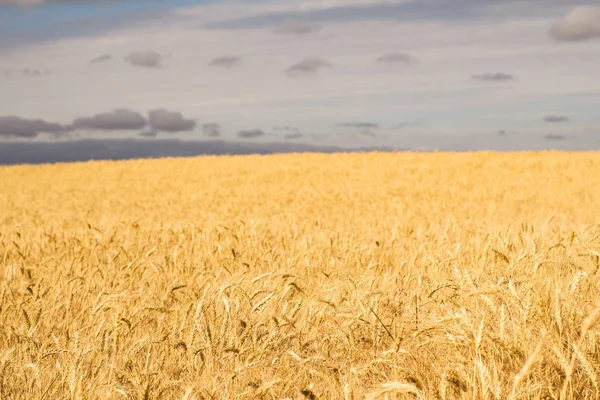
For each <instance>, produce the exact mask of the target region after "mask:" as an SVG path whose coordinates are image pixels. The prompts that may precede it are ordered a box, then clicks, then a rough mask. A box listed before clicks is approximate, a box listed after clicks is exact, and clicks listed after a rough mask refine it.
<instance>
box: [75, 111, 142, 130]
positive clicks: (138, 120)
mask: <svg viewBox="0 0 600 400" xmlns="http://www.w3.org/2000/svg"><path fill="white" fill-rule="evenodd" d="M145 126H146V118H144V116H143V115H142V114H140V113H138V112H135V111H131V110H127V109H116V110H113V111H110V112H105V113H101V114H96V115H94V116H91V117H82V118H77V119H76V120H75V121H73V127H74V128H75V129H92V130H99V131H121V130H123V131H129V130H136V131H137V130H140V129H143V128H144V127H145Z"/></svg>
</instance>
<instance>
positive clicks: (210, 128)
mask: <svg viewBox="0 0 600 400" xmlns="http://www.w3.org/2000/svg"><path fill="white" fill-rule="evenodd" d="M202 133H204V136H208V137H219V136H221V125H219V124H215V123H211V124H204V125H202Z"/></svg>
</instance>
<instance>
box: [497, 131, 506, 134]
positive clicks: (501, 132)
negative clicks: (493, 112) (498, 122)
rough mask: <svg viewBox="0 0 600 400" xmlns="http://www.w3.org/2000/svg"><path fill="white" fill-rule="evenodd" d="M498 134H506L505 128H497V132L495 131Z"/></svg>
mask: <svg viewBox="0 0 600 400" xmlns="http://www.w3.org/2000/svg"><path fill="white" fill-rule="evenodd" d="M496 133H497V134H498V135H506V131H505V130H499V131H498V132H496Z"/></svg>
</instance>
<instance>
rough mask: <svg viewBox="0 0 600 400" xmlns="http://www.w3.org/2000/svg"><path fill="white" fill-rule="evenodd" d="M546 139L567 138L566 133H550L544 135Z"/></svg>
mask: <svg viewBox="0 0 600 400" xmlns="http://www.w3.org/2000/svg"><path fill="white" fill-rule="evenodd" d="M544 139H546V140H565V139H566V137H565V136H564V135H559V134H556V133H549V134H547V135H546V136H544Z"/></svg>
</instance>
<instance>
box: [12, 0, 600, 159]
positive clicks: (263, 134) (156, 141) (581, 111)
mask: <svg viewBox="0 0 600 400" xmlns="http://www.w3.org/2000/svg"><path fill="white" fill-rule="evenodd" d="M599 66H600V5H599V4H598V2H597V1H573V0H569V1H567V0H245V1H234V0H221V1H218V0H206V1H190V0H120V1H108V0H45V1H44V0H0V163H13V162H36V161H38V160H44V161H63V160H66V161H70V160H73V159H80V158H84V159H86V158H96V157H100V158H111V157H112V158H128V156H129V155H130V156H131V157H144V156H160V155H161V148H163V149H164V154H165V155H177V154H180V153H181V154H186V155H187V154H188V153H189V149H190V148H194V149H196V150H195V151H196V152H197V153H198V154H204V153H223V152H225V153H245V152H262V153H269V152H280V151H308V150H310V151H340V150H361V149H387V150H394V149H395V150H416V151H429V150H453V151H454V150H456V151H465V150H501V151H504V150H536V149H550V148H552V149H576V150H593V149H598V148H600V112H598V111H599V110H598V109H599V108H600V107H599V106H600V77H599V76H598V72H597V71H598V67H599ZM190 143H191V144H190ZM83 148H85V149H87V150H86V151H85V152H83V151H82V150H81V149H83ZM96 148H97V151H96V153H97V154H96V153H94V151H95V150H94V149H96ZM111 149H114V151H113V153H111ZM134 149H135V151H134ZM174 149H179V150H174ZM72 152H80V153H81V154H83V153H85V156H82V155H81V156H76V155H73V154H69V155H68V156H67V155H66V154H67V153H72ZM178 152H179V153H178Z"/></svg>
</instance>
